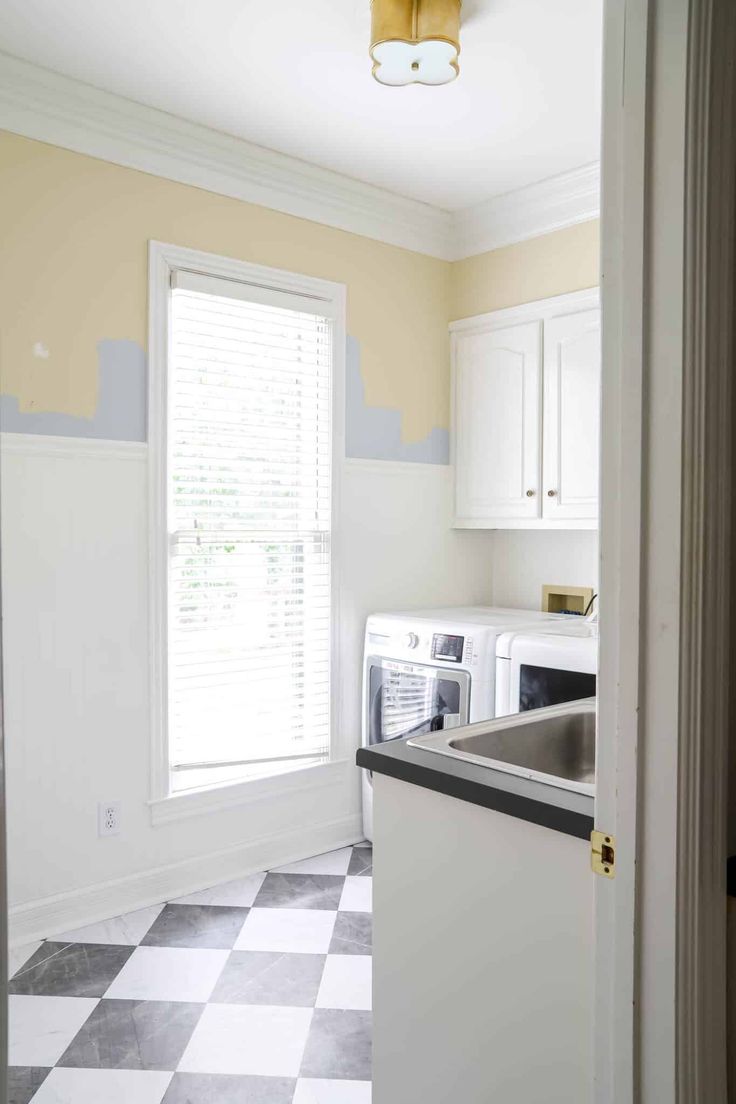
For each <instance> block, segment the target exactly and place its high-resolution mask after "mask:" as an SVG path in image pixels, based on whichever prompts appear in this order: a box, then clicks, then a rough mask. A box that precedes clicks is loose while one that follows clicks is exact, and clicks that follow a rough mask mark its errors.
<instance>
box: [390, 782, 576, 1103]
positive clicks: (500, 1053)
mask: <svg viewBox="0 0 736 1104" xmlns="http://www.w3.org/2000/svg"><path fill="white" fill-rule="evenodd" d="M373 781H374V810H375V831H374V844H373V845H374V867H373V909H374V940H373V1038H374V1043H373V1100H374V1101H375V1104H449V1102H453V1101H457V1102H458V1104H590V1102H591V1100H592V1099H593V1088H592V1086H593V1025H592V1011H593V881H594V875H593V874H592V873H591V871H590V865H589V844H587V843H586V842H585V841H583V840H580V839H575V838H574V837H572V836H568V835H564V834H562V833H560V832H555V831H552V830H550V829H548V828H542V827H539V826H538V825H534V824H530V823H528V822H526V821H524V820H519V819H516V818H514V817H509V816H505V815H503V814H501V813H497V812H494V811H492V810H489V809H485V808H482V807H479V806H477V805H472V804H469V803H467V802H464V801H459V800H456V799H454V798H451V797H446V796H445V795H443V794H439V793H435V792H433V791H430V790H425V789H423V788H421V787H418V786H413V785H408V784H407V783H404V782H400V781H397V780H396V779H393V778H388V777H386V776H385V775H381V774H378V773H375V772H374V775H373Z"/></svg>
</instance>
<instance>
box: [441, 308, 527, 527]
mask: <svg viewBox="0 0 736 1104" xmlns="http://www.w3.org/2000/svg"><path fill="white" fill-rule="evenodd" d="M541 336H542V335H541V327H540V325H539V323H538V322H527V323H526V324H524V325H522V326H509V327H508V328H506V329H498V330H493V331H491V332H490V333H483V334H476V333H467V334H458V336H457V339H456V344H455V357H456V364H457V365H459V366H460V367H459V371H456V373H455V423H456V425H458V426H462V432H461V433H457V434H456V435H455V465H456V472H457V502H456V506H457V513H458V516H459V517H462V518H466V519H468V520H469V521H470V522H473V521H477V520H482V519H483V518H487V517H508V518H534V517H536V516H537V501H538V496H539V466H540V459H541V456H540V441H539V434H538V432H537V426H538V424H539V404H540V352H541Z"/></svg>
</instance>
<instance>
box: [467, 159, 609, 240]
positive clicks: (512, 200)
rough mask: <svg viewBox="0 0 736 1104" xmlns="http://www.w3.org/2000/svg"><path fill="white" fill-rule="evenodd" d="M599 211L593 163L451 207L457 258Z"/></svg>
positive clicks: (597, 169)
mask: <svg viewBox="0 0 736 1104" xmlns="http://www.w3.org/2000/svg"><path fill="white" fill-rule="evenodd" d="M599 215H600V165H599V164H598V162H597V161H596V162H593V164H591V165H583V166H582V168H579V169H573V170H572V171H571V172H566V173H561V174H560V175H559V176H552V177H550V178H549V179H548V180H541V181H540V182H539V183H538V184H530V185H529V186H528V187H526V188H519V189H518V190H517V191H514V192H507V193H506V194H505V195H500V196H495V197H494V198H493V199H487V200H485V201H484V202H483V203H478V204H476V205H475V206H473V207H466V208H464V209H463V210H460V211H456V212H455V215H454V219H453V223H454V226H453V230H454V233H453V244H454V249H455V258H454V259H456V260H459V259H461V258H462V257H472V256H475V255H476V254H477V253H486V252H488V251H489V250H491V249H500V248H501V246H504V245H511V244H513V243H514V242H519V241H526V240H527V239H528V238H537V237H539V236H540V235H541V234H550V233H551V232H552V231H553V230H562V229H563V228H564V227H566V226H574V225H575V224H576V223H578V222H587V221H588V220H589V219H594V218H598V216H599Z"/></svg>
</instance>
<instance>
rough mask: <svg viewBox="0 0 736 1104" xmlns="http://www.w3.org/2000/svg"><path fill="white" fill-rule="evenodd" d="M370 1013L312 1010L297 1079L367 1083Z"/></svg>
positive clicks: (369, 1055) (369, 1074)
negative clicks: (311, 1078)
mask: <svg viewBox="0 0 736 1104" xmlns="http://www.w3.org/2000/svg"><path fill="white" fill-rule="evenodd" d="M371 1022H372V1021H371V1013H370V1012H354V1011H342V1010H336V1009H332V1008H316V1009H315V1010H314V1014H313V1016H312V1023H311V1026H310V1029H309V1036H308V1038H307V1045H306V1047H305V1048H304V1057H303V1058H302V1066H301V1071H300V1074H299V1076H300V1077H319V1078H326V1079H332V1080H343V1079H347V1080H355V1081H370V1079H371V1056H372V1046H371Z"/></svg>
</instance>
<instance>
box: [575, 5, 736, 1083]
mask: <svg viewBox="0 0 736 1104" xmlns="http://www.w3.org/2000/svg"><path fill="white" fill-rule="evenodd" d="M729 8H730V11H729ZM735 48H736V19H735V18H734V8H733V4H732V3H731V0H606V6H605V42H604V69H605V78H604V106H603V134H604V141H603V172H602V192H603V195H602V261H601V267H602V281H601V284H602V292H603V336H602V342H603V362H604V370H603V400H602V401H603V410H604V415H605V416H604V420H603V435H602V509H601V596H602V597H601V679H600V702H599V733H600V739H599V753H598V764H599V780H598V794H597V802H596V827H597V828H599V829H601V830H603V831H605V832H606V833H610V834H613V835H614V836H615V837H616V877H615V879H613V880H609V879H603V878H598V879H596V921H595V922H596V946H597V952H596V971H595V1008H596V1015H595V1047H596V1063H595V1065H596V1080H595V1093H594V1099H595V1101H596V1104H614V1102H615V1104H634V1102H635V1101H639V1100H643V1101H649V1100H663V1101H664V1100H672V1101H677V1102H678V1104H692V1102H693V1101H700V1100H707V1101H708V1102H709V1104H723V1102H725V1100H726V1062H725V1057H726V1049H725V946H726V943H725V921H726V895H725V891H726V863H725V860H726V802H727V779H728V770H727V767H728V738H727V737H728V733H727V727H728V721H729V712H728V710H729V702H728V685H727V679H726V678H725V671H726V669H727V665H728V659H729V657H730V648H731V614H730V586H729V574H730V562H731V542H732V537H731V517H730V514H731V501H730V500H731V488H732V475H731V444H730V438H731V436H732V432H731V431H732V428H733V425H734V413H733V390H732V386H731V377H732V374H733V351H734V345H733V315H732V310H733V303H734V301H735V300H734V282H735V277H734V256H735V250H734V239H735V237H736V234H735V232H734V210H733V208H734V199H733V197H734V181H735V180H736V176H734V162H735V160H736V138H735V137H734V129H735V128H734V126H733V119H734V103H735V102H736V93H735V92H734V87H733V86H734V83H735V78H734V76H733V73H729V70H728V64H727V62H728V57H729V52H730V53H731V56H733V52H734V50H735Z"/></svg>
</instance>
